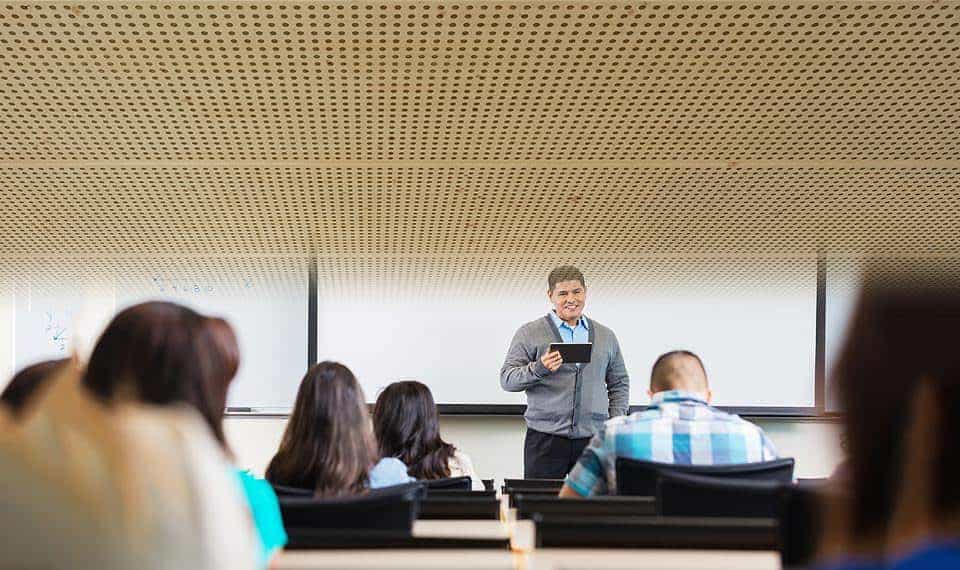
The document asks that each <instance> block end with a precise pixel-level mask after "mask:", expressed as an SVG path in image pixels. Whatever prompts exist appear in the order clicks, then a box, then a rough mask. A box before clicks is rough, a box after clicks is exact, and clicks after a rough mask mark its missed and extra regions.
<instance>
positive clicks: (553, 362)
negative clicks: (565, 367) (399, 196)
mask: <svg viewBox="0 0 960 570" xmlns="http://www.w3.org/2000/svg"><path fill="white" fill-rule="evenodd" d="M540 363H541V364H543V366H544V367H545V368H546V369H547V370H549V371H550V372H556V371H557V369H558V368H560V366H561V365H562V364H563V357H562V356H560V352H559V351H557V350H551V351H550V352H547V353H544V355H543V356H541V357H540Z"/></svg>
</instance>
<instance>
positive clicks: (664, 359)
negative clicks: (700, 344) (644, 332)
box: [649, 350, 713, 402]
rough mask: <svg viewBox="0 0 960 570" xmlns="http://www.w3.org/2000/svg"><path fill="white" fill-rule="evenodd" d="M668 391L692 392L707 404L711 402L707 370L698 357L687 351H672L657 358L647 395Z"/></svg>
mask: <svg viewBox="0 0 960 570" xmlns="http://www.w3.org/2000/svg"><path fill="white" fill-rule="evenodd" d="M668 390H683V391H684V392H692V393H694V394H698V395H699V396H700V397H701V398H703V399H704V400H705V401H707V402H709V401H710V400H711V398H712V397H713V394H712V393H711V392H710V385H709V383H708V382H707V369H706V368H704V366H703V362H702V361H701V360H700V357H699V356H697V355H696V354H694V353H692V352H690V351H689V350H672V351H670V352H667V353H664V354H661V355H660V356H659V357H658V358H657V360H656V362H654V363H653V369H652V370H651V372H650V392H649V395H650V396H651V397H652V396H653V395H654V394H656V393H658V392H666V391H668Z"/></svg>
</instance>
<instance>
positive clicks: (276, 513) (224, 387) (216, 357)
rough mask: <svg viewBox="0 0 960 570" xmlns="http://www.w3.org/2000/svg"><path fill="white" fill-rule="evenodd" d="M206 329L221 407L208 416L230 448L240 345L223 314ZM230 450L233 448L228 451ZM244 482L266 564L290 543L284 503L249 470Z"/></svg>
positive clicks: (205, 325)
mask: <svg viewBox="0 0 960 570" xmlns="http://www.w3.org/2000/svg"><path fill="white" fill-rule="evenodd" d="M202 332H203V336H204V340H205V342H206V343H207V346H208V348H209V366H210V369H209V375H208V378H209V379H210V391H211V395H212V397H213V407H212V408H211V409H212V410H217V411H218V413H215V415H214V416H212V417H211V418H209V419H208V422H210V423H212V424H213V425H214V426H215V427H214V433H216V434H218V436H217V437H218V439H220V441H221V442H222V444H223V446H224V448H225V449H226V443H225V442H224V440H223V412H222V410H223V409H224V408H225V407H226V405H227V391H228V390H229V388H230V383H231V382H233V379H234V377H235V376H236V375H237V371H238V370H239V369H240V345H239V344H238V343H237V335H236V333H234V332H233V327H231V326H230V323H228V322H227V321H225V320H223V319H221V318H219V317H206V318H204V319H203V324H202ZM228 451H229V450H228ZM237 476H238V477H239V478H240V484H241V485H242V486H243V492H244V495H245V496H246V499H247V503H248V504H249V506H250V511H251V513H252V515H253V522H254V524H255V525H256V528H257V535H258V536H259V538H260V550H259V552H260V562H261V564H262V565H264V566H266V565H268V564H269V562H270V560H271V559H272V558H273V556H274V555H275V554H276V553H277V552H279V551H280V549H282V548H283V547H284V545H286V544H287V533H286V531H285V530H284V528H283V518H282V517H281V515H280V502H279V500H278V499H277V494H276V492H274V490H273V487H271V486H270V484H269V483H267V482H266V481H265V480H263V479H260V478H259V477H255V476H254V475H253V474H251V473H250V472H249V471H242V470H237Z"/></svg>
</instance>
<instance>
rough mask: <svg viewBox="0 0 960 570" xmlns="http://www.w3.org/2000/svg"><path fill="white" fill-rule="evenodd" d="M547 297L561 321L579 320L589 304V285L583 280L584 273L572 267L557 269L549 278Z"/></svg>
mask: <svg viewBox="0 0 960 570" xmlns="http://www.w3.org/2000/svg"><path fill="white" fill-rule="evenodd" d="M547 297H548V298H549V299H550V302H551V303H552V304H553V310H554V311H555V312H556V313H557V316H558V317H560V319H562V320H564V321H574V320H576V319H579V318H580V315H582V314H583V307H584V305H586V302H587V284H586V282H585V281H584V280H583V273H581V272H580V270H579V269H577V268H576V267H574V266H572V265H562V266H560V267H557V268H556V269H554V270H553V271H551V272H550V275H548V276H547Z"/></svg>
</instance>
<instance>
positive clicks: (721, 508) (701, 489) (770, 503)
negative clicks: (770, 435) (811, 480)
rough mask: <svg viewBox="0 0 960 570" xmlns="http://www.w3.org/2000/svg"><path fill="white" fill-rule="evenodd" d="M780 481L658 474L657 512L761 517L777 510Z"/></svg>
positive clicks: (707, 515) (776, 512)
mask: <svg viewBox="0 0 960 570" xmlns="http://www.w3.org/2000/svg"><path fill="white" fill-rule="evenodd" d="M783 485H784V484H783V483H777V482H776V481H757V480H750V479H726V478H716V477H701V476H699V475H686V474H681V473H667V472H663V473H661V474H660V478H659V480H658V481H657V501H656V503H657V514H659V515H660V516H664V517H763V518H775V517H776V516H777V515H778V514H779V511H780V509H779V499H780V488H781V487H782V486H783Z"/></svg>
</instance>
